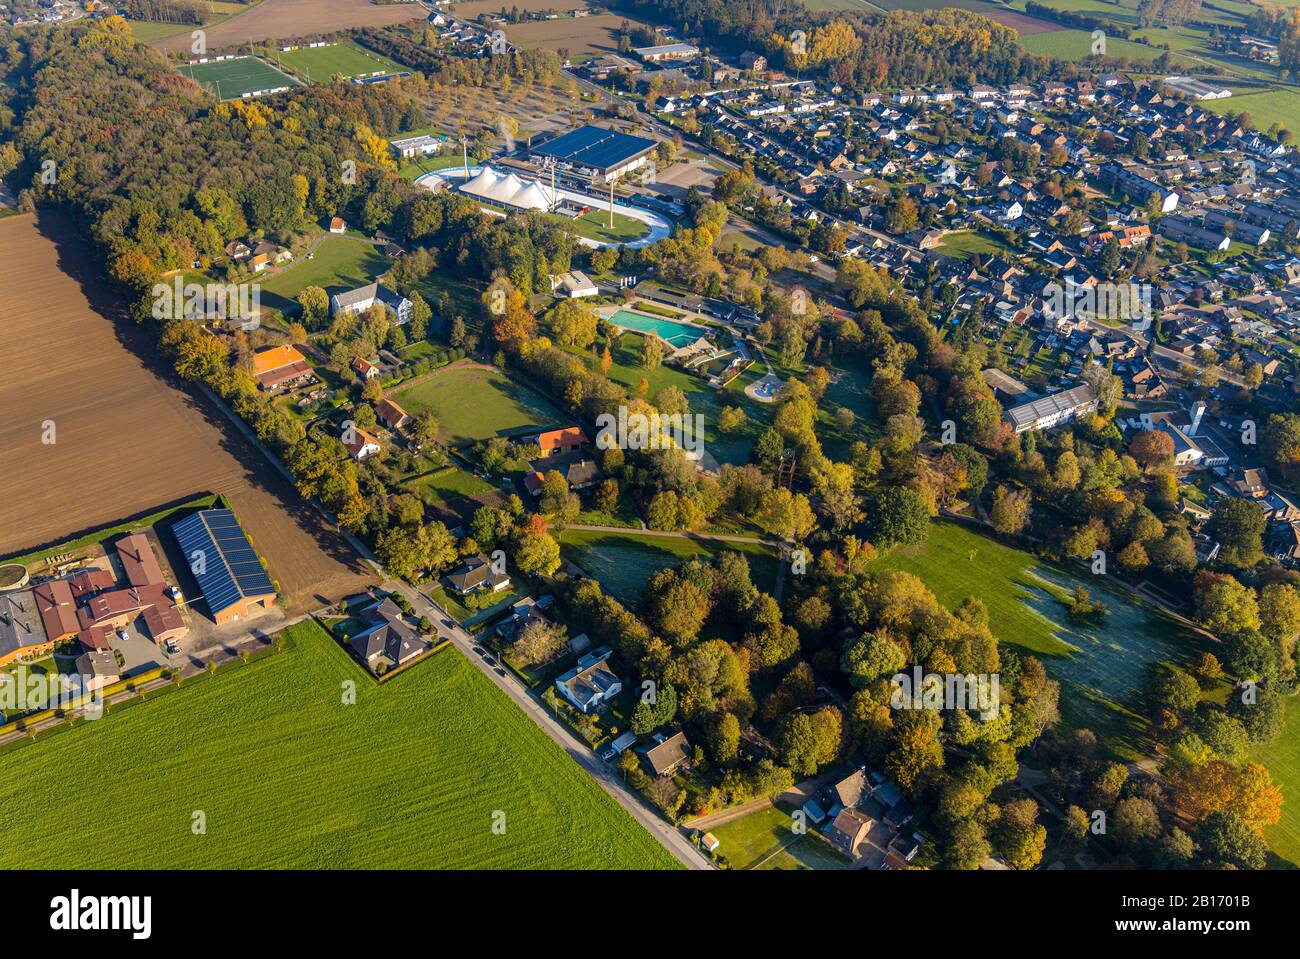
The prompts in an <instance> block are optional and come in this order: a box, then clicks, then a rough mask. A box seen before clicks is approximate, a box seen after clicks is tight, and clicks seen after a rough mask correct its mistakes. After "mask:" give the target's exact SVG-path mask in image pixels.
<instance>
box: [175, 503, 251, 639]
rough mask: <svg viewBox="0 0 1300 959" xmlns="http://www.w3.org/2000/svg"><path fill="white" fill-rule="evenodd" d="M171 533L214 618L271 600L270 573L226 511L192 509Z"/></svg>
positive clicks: (244, 612)
mask: <svg viewBox="0 0 1300 959" xmlns="http://www.w3.org/2000/svg"><path fill="white" fill-rule="evenodd" d="M172 535H173V536H175V537H176V542H177V543H178V544H179V546H180V548H181V552H182V553H184V554H185V559H186V561H187V562H188V563H189V567H190V572H191V573H193V574H194V579H195V581H196V582H197V583H198V586H199V591H200V592H201V593H202V594H203V599H204V601H205V602H206V603H207V604H208V614H209V615H210V616H211V617H212V619H213V620H214V621H215V622H216V623H218V624H222V623H229V622H231V621H233V620H236V619H239V618H240V617H242V616H246V615H249V614H250V613H252V614H256V613H257V612H258V611H260V610H263V609H269V608H270V607H272V606H274V605H275V599H276V592H275V586H274V585H273V584H272V583H271V577H270V576H268V575H267V573H266V570H265V569H264V568H263V567H262V560H261V558H260V557H259V556H258V555H257V553H256V552H255V551H254V549H253V546H252V544H251V543H249V541H248V537H247V536H246V535H244V530H243V529H242V528H241V527H240V525H239V520H237V519H236V518H235V514H234V513H233V512H232V511H231V510H228V509H205V510H199V511H198V512H197V513H191V514H190V515H189V516H186V517H185V518H184V519H180V520H177V521H176V522H175V523H173V524H172Z"/></svg>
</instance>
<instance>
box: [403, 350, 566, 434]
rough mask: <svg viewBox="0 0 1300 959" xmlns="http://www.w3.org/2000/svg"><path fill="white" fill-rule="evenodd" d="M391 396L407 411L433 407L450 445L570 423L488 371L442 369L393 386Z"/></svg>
mask: <svg viewBox="0 0 1300 959" xmlns="http://www.w3.org/2000/svg"><path fill="white" fill-rule="evenodd" d="M393 399H394V400H396V401H397V402H398V403H400V404H401V405H402V406H403V407H405V408H406V411H407V412H408V413H410V414H411V415H412V416H414V415H415V414H417V413H422V412H423V411H425V410H433V412H434V413H435V414H436V415H437V417H438V421H439V423H441V425H442V437H443V441H444V442H446V443H449V444H451V445H453V446H463V445H466V444H469V443H476V442H478V441H479V440H486V439H490V438H491V437H493V436H519V435H521V434H527V433H532V432H535V431H536V430H538V429H546V428H549V427H554V426H562V425H565V424H567V423H569V422H572V420H571V418H570V417H566V416H565V415H564V413H562V412H560V411H559V410H558V409H556V408H555V407H554V406H552V405H551V404H550V402H548V401H547V399H546V398H545V397H544V396H541V395H540V394H538V393H535V392H533V391H532V390H530V389H529V388H528V387H526V386H522V385H521V384H519V383H516V382H514V381H512V380H510V379H507V378H506V377H504V376H502V375H501V374H500V373H497V372H494V371H492V370H483V369H472V368H471V369H449V370H444V371H443V372H440V373H437V374H435V375H434V376H431V377H429V378H428V379H424V380H419V381H417V382H413V383H411V384H409V385H407V386H403V387H400V388H399V389H397V390H394V391H393Z"/></svg>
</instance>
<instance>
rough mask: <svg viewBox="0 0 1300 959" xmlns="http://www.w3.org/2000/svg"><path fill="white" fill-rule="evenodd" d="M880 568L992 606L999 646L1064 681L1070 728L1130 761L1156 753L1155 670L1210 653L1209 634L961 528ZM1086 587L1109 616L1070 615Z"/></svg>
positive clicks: (949, 526)
mask: <svg viewBox="0 0 1300 959" xmlns="http://www.w3.org/2000/svg"><path fill="white" fill-rule="evenodd" d="M876 567H877V568H881V569H901V570H904V571H906V572H909V573H913V574H915V575H916V576H919V577H920V578H921V579H922V581H924V582H925V584H926V585H927V586H928V587H929V588H930V590H931V591H932V592H933V593H934V594H935V596H936V597H938V599H939V601H940V602H941V603H943V604H944V605H945V606H947V607H948V608H949V609H953V608H955V607H956V606H957V605H958V604H960V603H961V601H962V600H963V599H965V598H966V597H967V596H977V597H979V599H981V600H983V602H984V604H985V605H986V606H987V607H988V611H989V627H990V628H991V629H992V630H993V634H994V635H995V636H996V637H997V638H998V640H999V641H1000V642H1002V643H1008V644H1010V645H1013V646H1016V647H1019V648H1020V649H1021V650H1022V651H1024V652H1027V653H1032V654H1034V655H1037V656H1040V657H1042V658H1043V662H1044V665H1045V666H1046V667H1047V670H1048V673H1049V674H1050V675H1051V676H1052V678H1053V679H1057V680H1059V681H1060V682H1061V713H1062V717H1063V718H1064V720H1065V722H1066V723H1068V724H1070V725H1072V726H1086V727H1088V728H1090V729H1092V730H1093V731H1094V732H1095V733H1097V735H1098V737H1099V738H1100V739H1101V740H1102V741H1103V742H1104V743H1105V744H1106V745H1107V746H1108V747H1109V748H1110V749H1111V750H1113V751H1114V752H1115V753H1116V754H1117V755H1119V756H1122V757H1124V758H1127V759H1137V758H1141V757H1142V756H1144V755H1147V754H1148V752H1149V750H1148V749H1146V748H1145V747H1146V746H1147V745H1149V744H1148V742H1147V740H1148V722H1147V719H1146V711H1145V709H1144V706H1143V702H1142V691H1143V688H1144V684H1145V682H1146V678H1147V674H1148V668H1149V666H1150V665H1151V664H1152V663H1158V662H1171V663H1175V664H1178V665H1182V666H1186V665H1187V664H1188V663H1189V662H1190V661H1191V660H1192V659H1193V658H1194V657H1195V656H1196V655H1197V654H1198V653H1199V652H1201V651H1202V650H1204V649H1206V648H1207V646H1206V645H1205V643H1206V641H1205V640H1204V639H1203V638H1202V637H1200V635H1199V634H1197V633H1194V632H1192V631H1191V630H1189V629H1187V628H1186V627H1184V626H1183V625H1182V624H1180V623H1178V622H1177V621H1176V620H1174V619H1172V618H1170V617H1169V616H1167V615H1165V614H1164V613H1162V612H1161V611H1160V610H1159V609H1157V608H1156V607H1154V606H1152V605H1150V604H1148V603H1145V602H1143V601H1141V600H1139V599H1138V598H1137V597H1136V596H1134V595H1133V594H1131V593H1129V592H1127V591H1125V590H1122V589H1120V588H1119V587H1115V586H1111V585H1109V584H1108V583H1107V582H1106V581H1105V580H1104V579H1102V578H1100V577H1092V576H1084V575H1082V574H1076V573H1075V572H1073V571H1071V570H1068V569H1065V568H1063V567H1059V566H1055V565H1052V564H1049V563H1046V562H1044V561H1042V560H1040V559H1038V558H1037V557H1035V556H1033V555H1031V554H1029V553H1026V552H1024V551H1023V550H1018V549H1013V548H1011V547H1008V546H1004V545H1002V544H1001V543H999V542H997V541H996V540H994V539H991V538H989V537H988V536H985V535H983V534H982V533H980V532H978V531H977V530H975V529H972V528H970V527H968V526H965V525H963V524H960V523H956V522H951V521H940V522H935V523H933V524H931V527H930V535H929V538H928V539H927V541H926V542H925V543H922V544H920V545H917V546H902V547H897V548H895V549H894V550H892V551H891V552H889V553H887V554H885V555H884V556H881V557H880V558H879V559H877V560H876ZM1079 585H1082V586H1084V587H1086V588H1087V589H1088V590H1089V592H1090V593H1091V594H1092V596H1093V598H1094V599H1098V600H1100V601H1101V602H1103V603H1105V604H1106V606H1107V607H1108V609H1109V611H1110V612H1109V614H1108V615H1107V616H1105V617H1104V618H1102V619H1101V620H1099V621H1095V622H1093V621H1086V622H1080V621H1075V620H1073V619H1072V618H1071V617H1070V614H1069V610H1068V608H1067V605H1066V602H1065V600H1066V599H1067V597H1068V595H1069V593H1070V592H1071V591H1072V590H1073V589H1074V588H1075V586H1079Z"/></svg>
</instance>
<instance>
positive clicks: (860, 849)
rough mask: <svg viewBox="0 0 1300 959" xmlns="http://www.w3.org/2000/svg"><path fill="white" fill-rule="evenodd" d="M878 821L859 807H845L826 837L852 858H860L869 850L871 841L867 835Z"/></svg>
mask: <svg viewBox="0 0 1300 959" xmlns="http://www.w3.org/2000/svg"><path fill="white" fill-rule="evenodd" d="M875 824H876V821H875V820H874V819H872V818H871V817H870V816H868V815H867V814H866V813H863V812H860V811H859V810H857V809H852V808H850V807H845V808H844V809H841V810H840V812H839V815H838V816H836V817H835V821H834V822H833V823H831V828H830V830H829V831H828V832H827V835H826V838H827V839H829V840H830V843H831V845H832V846H834V847H835V848H836V849H838V850H839V851H840V852H842V853H844V855H846V856H848V857H849V858H850V859H853V860H858V859H860V858H862V856H863V855H864V854H865V853H866V852H867V849H868V847H869V845H870V844H869V843H868V842H867V836H868V835H869V834H870V832H871V827H872V826H874V825H875Z"/></svg>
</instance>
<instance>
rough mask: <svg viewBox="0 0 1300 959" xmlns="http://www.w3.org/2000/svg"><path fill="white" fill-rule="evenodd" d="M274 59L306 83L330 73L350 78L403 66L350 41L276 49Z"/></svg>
mask: <svg viewBox="0 0 1300 959" xmlns="http://www.w3.org/2000/svg"><path fill="white" fill-rule="evenodd" d="M275 60H276V61H277V62H278V63H280V64H281V65H283V66H284V67H285V68H286V69H288V70H290V71H292V72H293V73H295V74H297V75H298V76H300V77H303V78H304V79H306V80H307V81H308V82H309V83H326V82H328V81H329V79H330V77H333V76H344V77H349V78H350V77H359V76H366V75H369V74H372V73H401V72H403V71H404V69H405V68H404V67H402V66H400V65H398V64H397V63H394V62H393V61H392V60H390V59H388V58H387V57H384V56H380V55H379V54H378V53H373V52H371V51H370V50H367V49H366V48H365V47H362V46H359V45H358V44H355V43H352V42H351V41H348V42H346V43H333V44H330V45H329V46H327V47H299V48H298V49H296V50H289V51H287V52H278V53H276V55H275Z"/></svg>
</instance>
